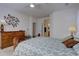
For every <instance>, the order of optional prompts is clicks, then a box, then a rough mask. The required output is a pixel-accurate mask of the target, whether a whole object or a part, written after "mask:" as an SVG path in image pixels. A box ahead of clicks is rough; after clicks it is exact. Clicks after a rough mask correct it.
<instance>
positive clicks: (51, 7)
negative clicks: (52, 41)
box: [0, 3, 79, 17]
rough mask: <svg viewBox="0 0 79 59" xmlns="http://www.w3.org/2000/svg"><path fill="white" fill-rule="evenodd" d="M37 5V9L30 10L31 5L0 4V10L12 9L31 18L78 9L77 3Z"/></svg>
mask: <svg viewBox="0 0 79 59" xmlns="http://www.w3.org/2000/svg"><path fill="white" fill-rule="evenodd" d="M66 4H67V3H37V4H35V5H36V7H35V8H30V7H29V3H0V9H5V8H6V9H8V10H9V9H10V10H11V9H12V10H15V11H18V12H21V13H24V14H27V15H30V16H35V17H44V16H48V15H49V14H51V13H52V12H53V11H57V10H63V9H68V8H78V6H79V4H77V3H72V4H71V3H69V4H67V5H66Z"/></svg>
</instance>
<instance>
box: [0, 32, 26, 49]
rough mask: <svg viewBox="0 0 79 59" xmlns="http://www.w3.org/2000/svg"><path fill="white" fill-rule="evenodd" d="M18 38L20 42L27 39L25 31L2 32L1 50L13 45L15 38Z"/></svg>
mask: <svg viewBox="0 0 79 59" xmlns="http://www.w3.org/2000/svg"><path fill="white" fill-rule="evenodd" d="M14 37H18V39H19V42H21V41H22V40H24V39H25V31H4V32H1V39H0V48H2V49H3V48H6V47H9V46H12V45H13V38H14Z"/></svg>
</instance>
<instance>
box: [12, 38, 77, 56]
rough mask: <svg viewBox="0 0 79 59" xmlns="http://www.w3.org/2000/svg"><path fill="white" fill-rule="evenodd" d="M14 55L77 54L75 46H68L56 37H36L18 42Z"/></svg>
mask: <svg viewBox="0 0 79 59" xmlns="http://www.w3.org/2000/svg"><path fill="white" fill-rule="evenodd" d="M13 55H14V56H77V55H78V54H77V53H76V51H75V50H74V49H73V48H67V47H66V46H65V45H64V44H63V43H61V41H60V40H58V39H56V38H47V37H36V38H32V39H29V40H25V41H23V42H21V43H19V44H18V46H17V47H16V49H15V51H14V53H13Z"/></svg>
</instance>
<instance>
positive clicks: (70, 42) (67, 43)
mask: <svg viewBox="0 0 79 59" xmlns="http://www.w3.org/2000/svg"><path fill="white" fill-rule="evenodd" d="M63 43H64V45H65V46H66V47H67V48H72V47H73V46H74V45H75V44H77V43H79V42H78V41H76V40H74V39H72V38H71V39H68V40H65V41H64V42H63Z"/></svg>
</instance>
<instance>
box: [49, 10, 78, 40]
mask: <svg viewBox="0 0 79 59" xmlns="http://www.w3.org/2000/svg"><path fill="white" fill-rule="evenodd" d="M50 17H51V21H50V22H51V28H50V31H51V37H56V38H60V39H61V38H65V37H67V36H69V35H70V32H69V30H68V29H69V27H70V26H71V25H72V24H75V25H76V20H77V12H76V10H75V9H67V10H62V11H55V12H53V13H52V14H51V15H50Z"/></svg>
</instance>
